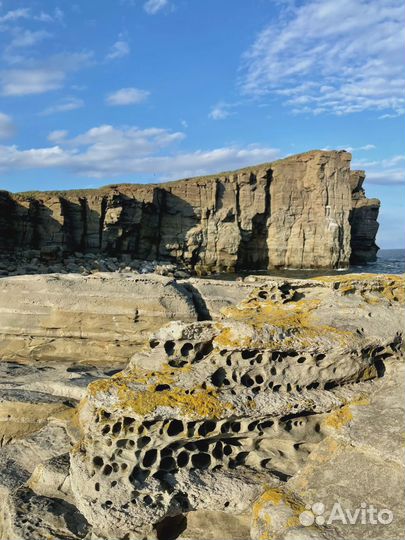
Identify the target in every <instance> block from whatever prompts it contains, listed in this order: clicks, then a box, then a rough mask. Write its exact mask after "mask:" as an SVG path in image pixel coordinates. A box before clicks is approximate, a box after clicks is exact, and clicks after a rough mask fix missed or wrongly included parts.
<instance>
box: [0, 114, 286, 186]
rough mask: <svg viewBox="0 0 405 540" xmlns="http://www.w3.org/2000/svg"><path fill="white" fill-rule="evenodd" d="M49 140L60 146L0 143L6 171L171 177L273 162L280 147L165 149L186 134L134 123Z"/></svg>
mask: <svg viewBox="0 0 405 540" xmlns="http://www.w3.org/2000/svg"><path fill="white" fill-rule="evenodd" d="M48 138H49V140H50V141H51V142H52V143H55V145H54V146H51V147H44V148H31V149H27V150H24V149H19V148H18V147H17V146H14V145H13V146H0V170H1V171H3V172H7V171H12V170H22V169H32V168H35V169H49V168H54V167H63V168H66V169H68V170H70V171H72V172H74V173H76V174H79V175H86V176H89V177H95V178H112V177H120V176H121V177H122V176H125V177H126V178H127V177H128V176H129V177H132V178H135V177H136V176H138V175H150V176H155V177H157V178H158V179H167V178H174V177H180V176H192V175H199V174H207V173H210V172H217V171H218V170H230V169H235V168H238V167H243V166H247V165H251V164H256V163H259V162H265V161H271V160H272V159H275V158H276V157H278V154H279V153H278V150H276V149H274V148H270V147H263V146H249V147H247V148H238V147H236V146H235V147H234V146H232V147H224V148H216V149H213V150H206V151H203V150H197V151H195V152H187V153H184V152H183V153H182V152H166V153H163V151H164V150H165V149H168V148H170V147H172V146H173V145H176V144H177V143H178V142H180V141H181V140H183V139H184V134H183V133H182V132H172V131H169V130H166V129H161V128H146V129H139V128H137V127H134V126H126V127H121V128H116V127H113V126H111V125H101V126H97V127H94V128H92V129H89V130H88V131H86V132H85V133H82V134H80V135H77V136H76V137H71V138H67V132H65V131H64V130H58V131H54V132H52V133H50V134H49V136H48Z"/></svg>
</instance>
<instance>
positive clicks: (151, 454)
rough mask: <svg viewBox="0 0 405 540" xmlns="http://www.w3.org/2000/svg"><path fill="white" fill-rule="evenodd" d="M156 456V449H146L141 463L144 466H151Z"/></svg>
mask: <svg viewBox="0 0 405 540" xmlns="http://www.w3.org/2000/svg"><path fill="white" fill-rule="evenodd" d="M156 458H157V450H156V449H155V448H152V449H151V450H148V451H147V452H145V455H144V456H143V460H142V465H143V466H144V467H146V468H149V467H151V466H152V465H153V464H154V463H155V461H156Z"/></svg>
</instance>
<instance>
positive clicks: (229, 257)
mask: <svg viewBox="0 0 405 540" xmlns="http://www.w3.org/2000/svg"><path fill="white" fill-rule="evenodd" d="M350 160H351V155H350V154H349V153H347V152H344V151H342V152H327V151H312V152H307V153H304V154H299V155H296V156H291V157H288V158H286V159H283V160H279V161H276V162H274V163H268V164H264V165H258V166H256V167H250V168H246V169H241V170H238V171H233V172H230V173H223V174H219V175H212V176H207V177H201V178H192V179H188V180H183V181H177V182H170V183H167V184H153V185H114V186H109V187H105V188H101V189H99V190H94V191H92V190H83V191H71V192H59V193H52V192H50V193H29V194H18V195H11V194H8V193H7V192H0V215H1V216H2V218H1V219H0V249H1V250H3V251H6V252H7V251H8V252H10V251H11V252H13V251H16V250H25V251H27V250H30V249H32V248H35V250H36V251H37V252H38V250H39V252H40V257H41V259H42V260H43V261H45V262H48V263H52V262H56V261H57V259H58V258H61V257H63V253H75V252H79V253H80V252H89V251H90V252H91V251H94V252H96V253H100V252H101V253H103V254H114V255H122V254H124V255H131V256H132V257H135V258H138V259H141V260H149V261H153V260H168V261H172V262H174V263H176V264H181V265H186V266H188V267H189V268H191V269H192V270H193V271H197V272H199V273H205V272H216V271H219V272H221V271H234V270H235V269H239V270H240V269H252V268H253V269H256V270H258V269H266V268H274V267H293V268H314V267H324V268H336V267H345V266H348V264H349V260H350V255H351V250H352V253H353V257H354V259H355V260H356V261H359V260H373V259H374V258H375V253H376V250H377V247H376V245H375V242H374V241H375V234H376V232H377V223H376V218H377V213H378V201H375V200H373V201H368V200H367V199H366V198H365V196H364V191H363V189H362V187H361V184H362V182H363V180H364V174H363V173H362V172H356V171H354V172H351V171H350ZM351 246H352V247H351ZM99 269H101V270H105V269H108V265H103V264H100V266H99Z"/></svg>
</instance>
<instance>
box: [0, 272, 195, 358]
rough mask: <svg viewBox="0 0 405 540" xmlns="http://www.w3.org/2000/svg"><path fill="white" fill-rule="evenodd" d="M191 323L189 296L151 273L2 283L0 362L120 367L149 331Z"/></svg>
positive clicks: (48, 277) (21, 278)
mask: <svg viewBox="0 0 405 540" xmlns="http://www.w3.org/2000/svg"><path fill="white" fill-rule="evenodd" d="M178 319H180V320H185V321H195V320H197V319H198V314H197V312H196V310H195V306H194V303H193V299H192V292H190V290H188V289H187V290H186V289H185V288H184V287H183V286H182V285H180V284H177V283H176V282H175V281H174V280H172V279H169V278H166V277H163V276H158V275H156V274H147V275H133V274H114V273H98V274H94V275H91V276H80V275H77V274H76V275H75V274H68V275H61V274H52V275H37V276H16V277H11V278H3V279H1V280H0V347H1V357H2V360H17V361H20V362H21V361H25V362H29V361H37V360H67V361H71V362H73V361H84V362H96V361H98V362H103V361H104V362H108V363H114V362H120V361H121V362H123V361H124V362H125V361H126V360H127V359H128V358H129V357H130V356H131V355H132V354H133V353H134V352H135V350H136V349H137V348H138V347H139V346H140V345H142V344H143V343H144V342H145V339H146V338H147V336H148V334H149V333H150V332H151V330H156V329H158V328H160V327H161V326H162V325H163V324H166V323H167V322H169V321H170V320H178Z"/></svg>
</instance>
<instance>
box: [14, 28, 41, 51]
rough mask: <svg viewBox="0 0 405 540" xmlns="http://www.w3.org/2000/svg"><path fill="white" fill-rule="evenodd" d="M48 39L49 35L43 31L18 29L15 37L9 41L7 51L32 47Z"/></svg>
mask: <svg viewBox="0 0 405 540" xmlns="http://www.w3.org/2000/svg"><path fill="white" fill-rule="evenodd" d="M48 37H51V34H50V33H49V32H46V31H45V30H37V31H35V32H32V31H31V30H22V29H19V30H18V32H17V33H16V35H15V37H14V38H13V39H12V40H11V42H10V44H9V45H8V47H7V49H17V48H23V47H32V46H34V45H36V44H37V43H39V42H40V41H42V40H44V39H46V38H48Z"/></svg>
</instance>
